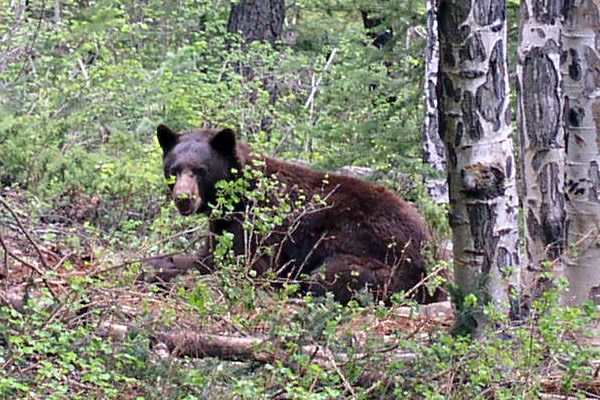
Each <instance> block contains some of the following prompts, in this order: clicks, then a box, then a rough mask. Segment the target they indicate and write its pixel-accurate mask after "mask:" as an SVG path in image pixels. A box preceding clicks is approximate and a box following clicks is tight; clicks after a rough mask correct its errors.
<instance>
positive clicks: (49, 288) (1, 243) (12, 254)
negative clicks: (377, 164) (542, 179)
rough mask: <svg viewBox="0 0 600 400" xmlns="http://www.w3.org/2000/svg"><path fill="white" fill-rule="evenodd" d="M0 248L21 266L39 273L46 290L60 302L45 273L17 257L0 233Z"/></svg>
mask: <svg viewBox="0 0 600 400" xmlns="http://www.w3.org/2000/svg"><path fill="white" fill-rule="evenodd" d="M0 246H2V248H3V249H4V251H5V252H6V254H8V255H9V256H11V257H12V258H14V259H15V260H17V261H18V262H20V263H21V264H23V265H25V266H26V267H28V268H30V269H32V270H34V271H35V272H37V273H38V274H39V275H40V277H41V279H42V282H44V285H45V286H46V288H48V291H49V292H50V294H51V295H52V297H53V298H54V299H55V300H58V296H57V294H56V293H55V292H54V290H53V289H52V287H51V286H50V283H49V282H48V280H47V279H46V277H45V276H44V272H43V271H42V270H40V269H39V268H38V267H37V266H36V265H34V264H31V263H29V262H27V261H25V260H23V259H22V258H21V257H19V256H17V255H16V254H15V253H13V252H12V251H11V250H10V249H9V248H8V246H7V245H6V242H5V241H4V238H3V237H2V233H0Z"/></svg>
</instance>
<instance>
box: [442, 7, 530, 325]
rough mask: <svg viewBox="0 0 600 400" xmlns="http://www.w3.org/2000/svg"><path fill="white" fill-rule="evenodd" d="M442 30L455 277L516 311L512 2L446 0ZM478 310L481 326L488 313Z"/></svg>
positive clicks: (467, 289)
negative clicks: (510, 46)
mask: <svg viewBox="0 0 600 400" xmlns="http://www.w3.org/2000/svg"><path fill="white" fill-rule="evenodd" d="M438 31H439V37H440V65H439V74H438V77H439V81H438V101H439V110H440V112H439V125H440V135H441V136H442V139H443V141H444V144H445V146H446V160H447V165H448V190H449V196H450V204H451V209H450V226H451V228H452V233H453V247H454V248H453V251H454V271H455V279H456V282H457V284H458V286H459V289H460V291H461V293H462V295H468V294H475V295H476V296H477V298H478V302H477V304H478V305H482V304H485V303H487V302H488V301H491V302H493V304H494V306H495V307H496V308H497V310H499V311H503V312H508V309H509V306H510V307H511V311H513V314H512V315H513V316H514V312H518V309H517V308H516V307H518V305H519V302H520V300H519V299H518V298H517V295H518V293H519V290H520V288H519V285H520V282H519V279H520V276H519V274H520V268H519V267H520V254H519V226H518V215H519V209H518V198H517V188H516V178H515V172H516V169H517V168H516V165H515V158H514V150H513V141H512V132H511V120H510V112H509V90H508V71H507V61H506V58H507V53H506V4H505V1H504V0H487V1H481V0H441V1H440V2H439V6H438ZM458 300H460V298H459V299H458ZM462 304H463V305H464V303H462ZM459 306H461V304H459ZM474 317H475V319H476V321H475V322H477V324H476V328H477V327H481V326H482V324H481V322H485V318H484V315H483V313H481V314H477V315H474ZM475 333H476V334H479V333H481V330H478V329H476V331H475Z"/></svg>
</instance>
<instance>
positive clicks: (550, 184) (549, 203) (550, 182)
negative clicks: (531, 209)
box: [535, 162, 566, 259]
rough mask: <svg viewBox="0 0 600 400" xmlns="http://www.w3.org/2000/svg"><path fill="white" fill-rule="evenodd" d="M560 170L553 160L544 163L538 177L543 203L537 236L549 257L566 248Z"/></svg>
mask: <svg viewBox="0 0 600 400" xmlns="http://www.w3.org/2000/svg"><path fill="white" fill-rule="evenodd" d="M559 172H560V168H559V166H558V165H557V163H555V162H551V163H547V164H546V165H544V167H543V168H542V169H541V170H540V173H539V174H538V177H537V183H538V185H539V187H540V191H541V195H542V199H541V200H542V204H541V207H540V210H541V212H540V219H541V226H540V230H539V231H536V232H537V234H536V236H535V237H536V238H539V239H541V240H542V243H543V244H544V246H545V247H546V249H547V251H548V253H547V256H548V258H549V259H555V258H557V257H559V256H560V255H561V254H562V252H563V251H564V249H565V240H566V239H565V232H566V231H565V218H566V214H565V199H564V196H563V191H562V190H561V189H560V187H559V184H560V181H561V177H560V176H559Z"/></svg>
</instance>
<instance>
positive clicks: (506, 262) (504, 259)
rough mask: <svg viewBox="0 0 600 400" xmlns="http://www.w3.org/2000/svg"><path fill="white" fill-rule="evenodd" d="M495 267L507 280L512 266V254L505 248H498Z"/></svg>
mask: <svg viewBox="0 0 600 400" xmlns="http://www.w3.org/2000/svg"><path fill="white" fill-rule="evenodd" d="M496 265H497V266H498V271H499V272H500V274H502V277H503V278H507V277H509V276H510V274H511V271H512V268H511V267H513V266H514V262H513V259H512V254H511V253H510V251H508V250H507V249H506V248H505V247H503V246H500V247H498V254H497V255H496Z"/></svg>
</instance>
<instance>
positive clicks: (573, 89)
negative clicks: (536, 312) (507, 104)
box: [561, 0, 600, 305]
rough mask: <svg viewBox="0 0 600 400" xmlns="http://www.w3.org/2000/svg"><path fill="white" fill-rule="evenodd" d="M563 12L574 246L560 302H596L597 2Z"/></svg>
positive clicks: (599, 181)
mask: <svg viewBox="0 0 600 400" xmlns="http://www.w3.org/2000/svg"><path fill="white" fill-rule="evenodd" d="M564 17H565V20H564V28H563V36H562V39H563V57H562V60H561V61H562V64H561V67H562V76H563V80H564V96H565V97H564V98H565V117H564V119H565V130H566V137H567V139H566V140H567V162H566V167H565V169H566V178H565V179H566V183H565V186H566V190H567V241H568V243H569V246H572V247H573V246H576V248H577V249H576V251H574V252H572V253H571V257H569V258H568V259H567V265H566V268H565V276H566V277H567V278H568V280H569V292H568V293H567V295H566V296H565V301H566V303H567V304H570V305H577V304H581V303H582V302H583V301H586V300H593V301H594V302H595V303H596V304H600V241H599V235H598V227H599V224H600V143H599V141H600V50H599V49H600V2H598V0H572V1H567V2H566V4H565V6H564Z"/></svg>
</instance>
